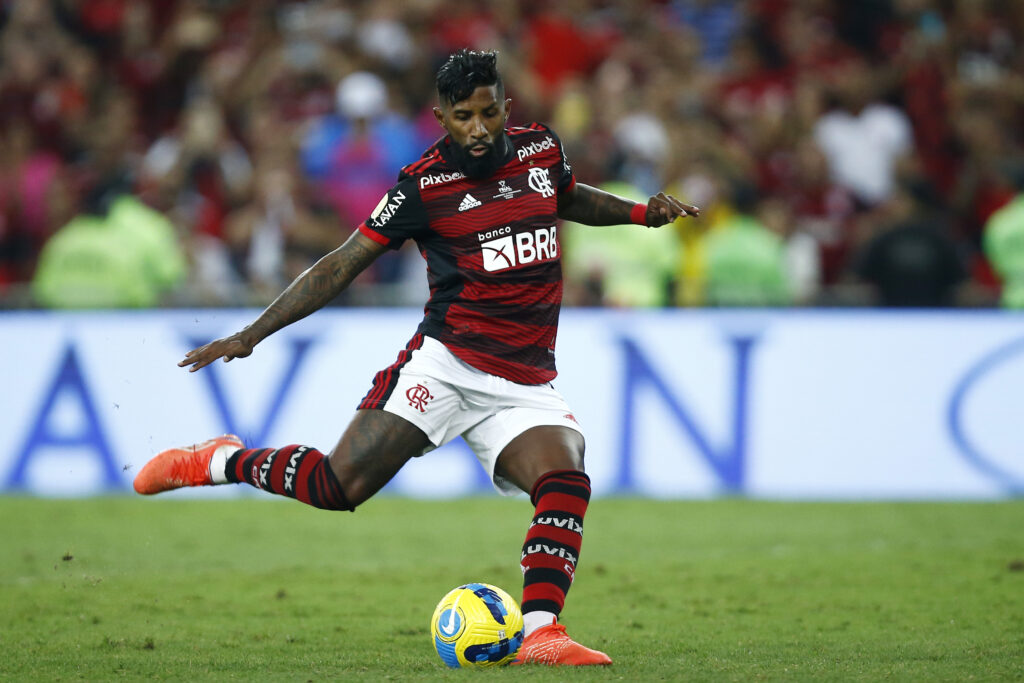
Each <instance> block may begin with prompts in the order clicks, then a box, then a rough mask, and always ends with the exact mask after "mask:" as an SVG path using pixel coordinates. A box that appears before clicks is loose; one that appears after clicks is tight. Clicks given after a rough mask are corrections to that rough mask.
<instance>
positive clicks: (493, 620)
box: [430, 583, 523, 669]
mask: <svg viewBox="0 0 1024 683" xmlns="http://www.w3.org/2000/svg"><path fill="white" fill-rule="evenodd" d="M430 634H431V635H432V636H433V638H434V649H436V650H437V654H438V655H439V656H440V657H441V661H443V662H444V663H445V664H447V665H448V666H450V667H451V668H453V669H457V668H459V667H463V666H466V667H483V666H501V665H502V664H508V663H509V662H511V661H512V660H513V659H515V656H516V653H518V652H519V646H520V645H522V644H523V613H522V612H521V611H520V609H519V604H518V603H516V601H515V600H513V599H512V596H510V595H509V594H508V593H506V592H505V591H503V590H502V589H500V588H498V587H497V586H491V585H489V584H486V583H467V584H466V585H464V586H459V587H458V588H456V589H454V590H452V591H451V592H449V593H448V595H446V596H444V597H443V598H441V602H439V603H437V609H435V610H434V616H432V617H431V618H430Z"/></svg>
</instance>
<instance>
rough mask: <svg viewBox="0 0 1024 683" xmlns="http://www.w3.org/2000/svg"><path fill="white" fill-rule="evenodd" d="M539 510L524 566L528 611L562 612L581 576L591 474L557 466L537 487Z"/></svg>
mask: <svg viewBox="0 0 1024 683" xmlns="http://www.w3.org/2000/svg"><path fill="white" fill-rule="evenodd" d="M530 500H531V501H532V502H533V504H534V506H535V507H536V510H535V512H534V515H533V522H532V523H531V524H530V529H529V531H527V532H526V542H525V543H524V544H523V555H522V560H521V561H520V564H521V565H522V569H523V602H522V608H523V614H526V613H527V612H533V611H536V610H541V611H544V612H551V613H552V614H555V615H557V614H559V613H561V611H562V607H563V605H565V595H566V593H568V592H569V587H570V586H571V585H572V579H573V576H574V575H575V574H576V562H577V561H578V560H579V556H580V546H581V545H582V543H583V516H584V515H585V514H586V513H587V503H589V502H590V477H588V476H587V475H586V474H585V473H583V472H579V471H577V470H554V471H552V472H548V473H546V474H544V475H543V476H541V478H540V479H538V480H537V483H536V484H534V485H533V491H532V492H531V493H530Z"/></svg>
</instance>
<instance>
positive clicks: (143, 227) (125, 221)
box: [32, 178, 185, 308]
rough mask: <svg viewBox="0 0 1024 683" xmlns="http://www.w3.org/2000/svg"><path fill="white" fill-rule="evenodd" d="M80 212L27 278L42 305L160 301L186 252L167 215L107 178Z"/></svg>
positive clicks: (177, 279)
mask: <svg viewBox="0 0 1024 683" xmlns="http://www.w3.org/2000/svg"><path fill="white" fill-rule="evenodd" d="M84 205H85V207H86V209H85V212H84V213H82V214H81V215H79V216H76V217H75V218H73V219H72V220H71V222H70V223H68V224H67V225H65V226H64V227H62V228H61V229H60V230H58V231H57V232H56V234H54V235H53V237H52V238H50V240H49V241H48V242H47V243H46V245H45V246H44V247H43V250H42V253H41V255H40V257H39V266H38V268H36V271H35V277H34V278H33V281H32V287H33V292H34V293H35V296H36V299H37V300H38V302H39V303H40V304H42V305H43V306H46V307H48V308H143V307H147V308H148V307H153V306H156V305H158V304H160V303H161V302H162V301H163V300H164V298H165V297H166V296H167V295H168V294H169V293H170V292H171V291H172V290H173V289H174V288H175V287H177V286H178V285H179V284H180V283H181V281H182V279H183V278H184V276H185V257H184V254H183V253H182V251H181V248H180V246H179V243H178V239H177V235H176V234H175V231H174V226H173V225H172V224H171V222H170V221H169V220H167V218H165V217H164V216H162V215H160V214H159V213H157V212H156V211H154V210H153V209H150V208H149V207H147V206H146V205H144V204H143V203H142V202H140V201H139V200H138V199H137V198H135V197H133V196H131V195H130V194H127V193H126V192H125V188H124V183H123V179H120V178H106V179H103V180H102V181H100V182H99V183H97V185H96V186H95V187H93V188H91V189H90V190H89V197H88V199H87V200H86V202H85V204H84Z"/></svg>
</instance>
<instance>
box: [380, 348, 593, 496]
mask: <svg viewBox="0 0 1024 683" xmlns="http://www.w3.org/2000/svg"><path fill="white" fill-rule="evenodd" d="M417 337H418V338H419V339H422V345H421V346H419V347H418V348H415V347H416V344H417V343H418V342H419V339H417V338H414V340H413V342H412V343H410V346H409V348H407V349H406V350H405V351H403V352H402V353H401V354H399V360H398V362H397V363H395V364H394V365H392V366H391V367H389V368H387V369H385V370H383V371H382V372H381V373H379V374H378V375H377V378H376V379H375V381H374V388H373V389H371V390H370V393H369V394H367V397H366V398H365V399H364V400H363V402H362V403H361V404H360V408H380V409H383V410H386V411H388V412H389V413H394V414H395V415H398V416H400V417H404V418H405V419H406V420H408V421H409V422H411V423H413V424H414V425H416V426H417V427H419V428H420V429H422V430H423V432H424V433H425V434H426V435H427V438H428V439H430V442H431V443H432V444H433V446H432V447H430V448H427V449H426V450H425V451H424V453H426V452H429V451H431V450H433V449H434V448H437V447H439V446H443V445H444V444H446V443H448V442H449V441H451V440H452V439H454V438H455V437H457V436H460V435H461V436H462V438H463V439H465V441H466V443H467V444H469V447H470V448H471V449H473V452H474V453H475V454H476V457H477V459H478V460H479V461H480V464H481V465H483V467H484V469H485V470H486V471H487V474H488V475H490V477H491V481H492V482H493V483H494V487H495V488H496V489H497V490H498V491H499V492H500V493H502V494H503V495H509V496H511V495H515V494H516V493H519V492H520V491H519V488H518V487H517V486H515V485H514V484H513V483H512V482H510V481H508V480H506V479H504V478H502V477H501V476H498V475H496V474H495V473H494V466H495V464H496V463H497V461H498V456H499V455H500V454H501V451H502V450H503V449H504V448H505V446H507V445H508V444H509V442H511V441H512V439H514V438H516V437H517V436H519V435H520V434H522V433H523V432H525V431H526V430H527V429H530V428H531V427H539V426H544V425H556V426H559V427H568V428H570V429H574V430H576V431H577V432H580V434H582V433H583V430H582V428H581V427H580V425H579V423H578V422H576V418H575V417H574V416H573V414H572V411H571V410H570V409H569V405H568V404H567V403H566V402H565V399H564V398H562V396H561V394H559V393H558V392H557V391H555V388H554V387H553V386H551V384H550V383H545V384H532V385H531V384H517V383H515V382H512V381H509V380H507V379H505V378H503V377H497V376H495V375H491V374H489V373H486V372H483V371H482V370H477V369H476V368H474V367H473V366H471V365H469V364H467V363H466V362H464V361H462V360H461V359H459V358H458V357H457V356H455V354H453V353H452V352H451V351H449V350H448V348H447V347H445V345H444V344H442V343H441V342H439V341H437V340H436V339H434V338H432V337H420V335H417ZM410 348H411V349H413V350H412V351H410V350H409V349H410ZM396 374H397V381H396V379H395V376H396Z"/></svg>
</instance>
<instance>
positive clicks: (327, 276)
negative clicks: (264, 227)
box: [178, 231, 386, 372]
mask: <svg viewBox="0 0 1024 683" xmlns="http://www.w3.org/2000/svg"><path fill="white" fill-rule="evenodd" d="M385 249H386V247H385V246H383V245H381V244H377V243H376V242H374V241H373V240H371V239H370V238H368V237H366V236H364V235H362V234H360V233H359V232H358V231H357V232H354V233H352V236H351V237H349V238H348V239H347V240H345V243H344V244H342V245H341V246H340V247H338V248H337V249H335V250H334V251H332V252H331V253H329V254H327V255H326V256H324V257H323V258H321V259H320V260H319V261H317V262H316V263H314V264H313V265H312V266H310V267H309V268H308V269H307V270H306V271H305V272H304V273H302V275H299V276H298V277H297V278H295V280H294V281H293V282H292V283H291V284H290V285H288V287H287V288H286V289H285V290H284V291H283V292H281V294H280V295H279V296H278V297H277V299H275V300H274V303H272V304H270V306H268V307H267V309H266V310H265V311H263V313H261V314H260V317H259V318H257V319H256V320H255V321H254V322H253V323H252V324H250V325H248V326H247V327H246V328H245V329H243V330H242V331H240V332H236V333H235V334H232V335H231V336H229V337H224V338H223V339H217V340H215V341H212V342H210V343H209V344H206V345H205V346H200V347H199V348H198V349H193V350H192V351H189V352H188V353H186V354H185V359H184V360H182V361H181V362H180V363H178V366H179V367H185V366H186V365H191V366H192V367H190V368H189V372H195V371H196V370H198V369H200V368H204V367H206V366H207V365H209V364H210V363H212V362H213V361H215V360H217V359H218V358H223V359H224V362H227V361H229V360H231V359H232V358H245V357H246V356H248V355H249V354H250V353H252V350H253V348H254V347H255V346H256V345H257V344H259V343H260V342H261V341H263V340H264V339H266V338H267V337H269V336H270V335H271V334H273V333H274V332H277V331H278V330H280V329H281V328H282V327H285V326H286V325H290V324H292V323H293V322H295V321H297V320H301V319H302V318H305V317H306V316H307V315H309V314H310V313H313V312H314V311H317V310H319V309H321V308H323V307H324V306H326V305H327V303H328V302H330V301H331V299H333V298H334V297H336V296H337V295H338V294H339V293H341V291H342V290H344V289H345V288H346V287H348V285H349V283H350V282H352V280H353V279H354V278H355V276H356V275H359V273H361V272H363V271H364V270H365V269H366V267H367V266H369V265H370V264H371V263H373V262H374V260H376V258H377V257H378V256H380V255H381V254H382V253H383V252H384V251H385Z"/></svg>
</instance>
